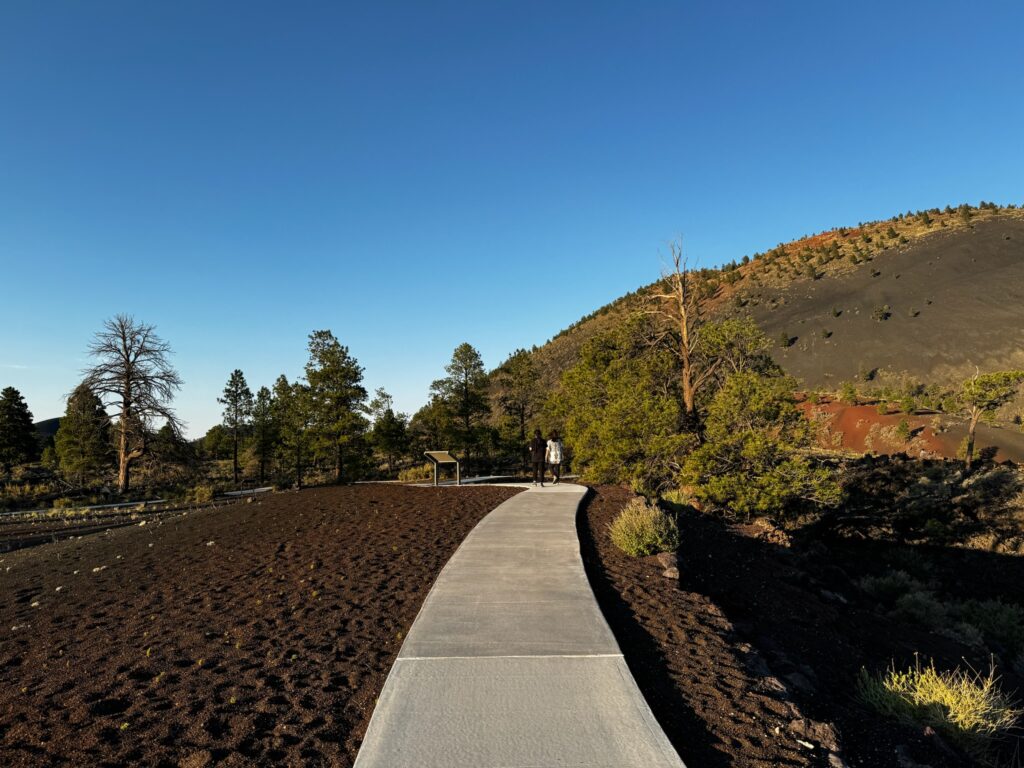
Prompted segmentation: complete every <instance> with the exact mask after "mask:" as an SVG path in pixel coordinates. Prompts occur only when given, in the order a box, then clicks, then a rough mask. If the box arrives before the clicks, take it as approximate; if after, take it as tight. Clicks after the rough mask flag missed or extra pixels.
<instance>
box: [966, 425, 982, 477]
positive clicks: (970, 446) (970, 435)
mask: <svg viewBox="0 0 1024 768" xmlns="http://www.w3.org/2000/svg"><path fill="white" fill-rule="evenodd" d="M979 418H980V415H975V414H973V413H972V414H971V422H970V424H969V425H968V427H967V471H968V472H970V471H971V467H972V466H973V464H974V434H975V432H976V431H977V429H978V419H979Z"/></svg>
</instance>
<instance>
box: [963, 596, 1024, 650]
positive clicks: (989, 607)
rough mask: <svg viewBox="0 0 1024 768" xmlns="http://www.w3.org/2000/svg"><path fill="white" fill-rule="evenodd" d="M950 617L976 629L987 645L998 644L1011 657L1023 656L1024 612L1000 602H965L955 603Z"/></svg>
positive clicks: (1017, 607)
mask: <svg viewBox="0 0 1024 768" xmlns="http://www.w3.org/2000/svg"><path fill="white" fill-rule="evenodd" d="M951 612H952V614H953V615H954V616H955V617H956V618H957V619H958V620H960V621H962V622H964V623H966V624H970V625H972V626H974V627H977V628H978V630H979V631H980V632H981V634H982V635H983V636H984V638H985V640H986V642H989V643H992V642H995V643H998V644H999V645H1001V646H1003V647H1004V648H1005V649H1006V650H1007V651H1009V652H1010V654H1011V655H1014V656H1015V655H1017V654H1019V653H1021V652H1024V610H1021V608H1020V606H1017V605H1013V604H1011V603H1004V602H1003V601H1002V600H999V599H998V598H997V599H994V600H965V601H963V602H960V603H956V604H955V605H954V606H953V608H952V611H951Z"/></svg>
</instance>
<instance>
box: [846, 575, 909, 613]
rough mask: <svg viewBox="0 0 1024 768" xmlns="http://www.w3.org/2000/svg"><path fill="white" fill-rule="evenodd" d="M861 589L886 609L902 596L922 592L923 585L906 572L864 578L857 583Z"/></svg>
mask: <svg viewBox="0 0 1024 768" xmlns="http://www.w3.org/2000/svg"><path fill="white" fill-rule="evenodd" d="M858 584H859V586H860V588H861V589H863V590H864V591H865V592H867V593H868V594H869V595H870V596H871V597H873V598H874V599H875V600H877V601H878V602H880V603H881V604H882V605H884V606H886V607H888V606H892V605H894V604H895V603H896V601H897V600H898V599H899V598H900V597H901V596H903V595H905V594H908V593H911V592H920V591H923V590H924V584H922V583H921V582H920V581H918V580H917V579H915V578H914V577H913V576H911V575H910V574H909V573H907V572H906V571H891V572H889V573H886V574H883V575H881V576H865V577H864V578H863V579H861V580H860V582H858Z"/></svg>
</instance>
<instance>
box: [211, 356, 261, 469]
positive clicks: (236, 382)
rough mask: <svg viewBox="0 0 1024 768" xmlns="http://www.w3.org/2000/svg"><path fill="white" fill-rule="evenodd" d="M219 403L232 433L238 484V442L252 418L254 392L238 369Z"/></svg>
mask: <svg viewBox="0 0 1024 768" xmlns="http://www.w3.org/2000/svg"><path fill="white" fill-rule="evenodd" d="M217 402H218V403H220V404H221V405H223V406H224V426H225V427H227V429H228V431H229V432H230V433H231V469H232V473H233V476H234V479H235V484H236V485H237V484H238V441H239V437H240V436H241V433H242V430H244V429H245V428H246V426H248V424H249V420H250V419H251V418H252V408H253V402H252V390H250V389H249V385H248V384H247V383H246V381H245V374H243V373H242V372H241V371H240V370H238V369H237V368H236V369H235V370H234V371H232V372H231V376H230V378H228V383H227V385H225V387H224V396H223V397H218V398H217Z"/></svg>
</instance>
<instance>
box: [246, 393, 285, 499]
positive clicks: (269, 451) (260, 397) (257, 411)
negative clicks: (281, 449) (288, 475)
mask: <svg viewBox="0 0 1024 768" xmlns="http://www.w3.org/2000/svg"><path fill="white" fill-rule="evenodd" d="M278 434H279V428H278V424H277V421H276V419H275V418H274V397H273V395H272V394H271V393H270V390H269V389H267V388H266V387H260V388H259V390H258V391H257V392H256V402H255V403H254V404H253V408H252V440H253V442H252V448H253V452H254V453H255V454H256V460H257V461H258V462H259V473H260V485H262V484H263V483H264V482H265V480H266V475H267V464H268V462H269V461H270V458H271V456H273V455H274V446H275V445H276V444H277V441H278Z"/></svg>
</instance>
